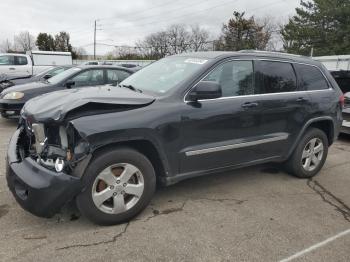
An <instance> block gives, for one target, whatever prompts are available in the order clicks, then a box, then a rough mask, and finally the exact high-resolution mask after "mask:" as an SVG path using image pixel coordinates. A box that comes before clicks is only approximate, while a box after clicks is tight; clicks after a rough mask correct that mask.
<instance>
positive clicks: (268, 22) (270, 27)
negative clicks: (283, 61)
mask: <svg viewBox="0 0 350 262" xmlns="http://www.w3.org/2000/svg"><path fill="white" fill-rule="evenodd" d="M256 22H257V24H259V25H260V26H261V27H262V28H264V32H265V35H264V36H260V38H261V39H263V42H262V45H263V46H265V48H264V49H265V50H267V51H277V50H279V49H280V47H282V40H281V34H280V25H279V24H278V23H277V22H276V20H275V18H273V17H271V16H265V17H262V18H258V19H257V20H256ZM258 46H259V45H258Z"/></svg>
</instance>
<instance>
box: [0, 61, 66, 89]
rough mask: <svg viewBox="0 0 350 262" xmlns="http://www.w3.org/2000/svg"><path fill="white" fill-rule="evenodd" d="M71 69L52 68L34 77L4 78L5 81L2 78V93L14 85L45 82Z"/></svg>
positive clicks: (0, 83)
mask: <svg viewBox="0 0 350 262" xmlns="http://www.w3.org/2000/svg"><path fill="white" fill-rule="evenodd" d="M71 67H72V66H52V67H50V68H48V69H46V70H44V71H42V72H41V73H39V74H36V75H34V76H32V77H26V78H11V77H10V78H9V77H6V76H4V78H3V79H1V78H0V92H2V91H3V90H4V89H6V88H8V87H11V86H14V85H23V84H28V83H32V82H38V81H45V80H47V79H49V78H51V77H53V76H55V75H57V74H59V73H62V72H63V71H65V70H67V69H69V68H71Z"/></svg>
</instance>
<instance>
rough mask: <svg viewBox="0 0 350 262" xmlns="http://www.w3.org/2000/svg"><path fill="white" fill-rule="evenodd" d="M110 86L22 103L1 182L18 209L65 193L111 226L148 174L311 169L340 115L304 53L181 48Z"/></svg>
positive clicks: (60, 199) (336, 97) (335, 98)
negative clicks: (269, 166)
mask: <svg viewBox="0 0 350 262" xmlns="http://www.w3.org/2000/svg"><path fill="white" fill-rule="evenodd" d="M119 87H120V88H110V87H107V86H105V87H92V88H89V89H77V90H65V91H59V92H54V93H50V94H46V95H43V96H40V97H37V98H34V99H32V100H30V101H29V102H28V103H26V105H25V107H24V108H23V112H22V114H21V120H20V125H19V127H18V130H17V131H16V132H15V133H14V135H13V137H12V139H11V142H10V144H9V149H8V158H7V181H8V185H9V188H10V190H11V191H12V193H13V195H14V196H15V198H16V200H17V201H18V203H19V204H20V205H21V206H22V207H23V208H25V209H26V210H28V211H30V212H32V213H33V214H36V215H38V216H43V217H50V216H53V215H54V214H55V213H56V212H58V210H60V208H61V207H62V206H63V205H64V204H65V203H67V202H69V201H71V200H75V201H76V202H77V206H78V208H79V210H80V211H81V213H82V214H83V215H85V216H86V217H88V218H89V219H90V220H92V221H94V222H95V223H98V224H104V225H110V224H115V223H121V222H124V221H128V220H130V219H131V218H132V217H134V216H135V215H137V214H138V213H139V212H141V211H142V210H143V209H144V208H145V207H146V206H147V205H148V204H149V202H150V201H151V199H152V196H153V193H154V191H155V187H156V181H158V182H159V183H163V184H165V185H169V184H173V183H176V182H179V181H181V180H183V179H186V178H191V177H196V176H200V175H206V174H210V173H216V172H219V171H225V170H230V169H234V168H237V167H243V166H250V165H256V164H261V163H266V162H281V163H285V166H286V168H287V170H288V172H289V173H291V174H293V175H294V176H297V177H299V178H311V177H313V176H315V175H316V174H317V173H318V172H319V171H320V169H321V168H322V166H323V165H324V163H325V161H326V158H327V153H328V147H329V146H330V145H332V143H333V142H334V140H335V139H336V138H337V136H338V133H339V129H340V125H341V121H342V118H341V110H342V107H343V104H342V103H343V101H344V100H343V94H342V92H341V91H340V89H339V87H338V85H337V83H336V82H335V81H334V79H333V78H332V76H331V75H330V73H329V72H328V71H327V70H326V69H325V68H324V67H323V66H322V65H321V64H320V63H319V62H316V61H313V60H311V59H309V58H306V57H299V56H292V55H285V54H278V53H268V52H204V53H188V54H182V55H176V56H170V57H167V58H164V59H161V60H159V61H157V62H155V63H153V64H151V65H149V66H147V67H145V68H143V69H142V70H140V71H138V72H136V73H135V74H133V75H132V76H130V77H129V78H127V79H125V80H124V81H123V82H122V83H121V84H120V85H119Z"/></svg>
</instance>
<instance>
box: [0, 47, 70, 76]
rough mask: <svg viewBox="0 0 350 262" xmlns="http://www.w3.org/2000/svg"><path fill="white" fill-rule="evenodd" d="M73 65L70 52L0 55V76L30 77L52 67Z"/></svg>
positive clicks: (29, 52) (33, 52)
mask: <svg viewBox="0 0 350 262" xmlns="http://www.w3.org/2000/svg"><path fill="white" fill-rule="evenodd" d="M59 65H72V54H71V53H70V52H51V51H50V52H49V51H28V52H27V53H26V54H12V53H7V54H0V75H2V74H5V75H6V76H8V77H10V78H21V77H22V78H23V77H30V76H33V75H36V74H39V73H40V72H42V71H44V70H46V69H48V68H50V67H51V66H59Z"/></svg>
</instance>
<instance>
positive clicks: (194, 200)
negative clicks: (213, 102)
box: [0, 118, 350, 261]
mask: <svg viewBox="0 0 350 262" xmlns="http://www.w3.org/2000/svg"><path fill="white" fill-rule="evenodd" d="M15 128H16V123H15V122H14V121H8V120H4V119H1V118H0V232H1V234H0V261H101V260H103V261H281V260H282V261H283V259H284V261H350V251H349V246H350V234H348V233H349V231H348V230H349V229H350V208H349V206H350V190H349V188H350V137H349V136H342V137H341V138H340V139H339V140H338V141H337V142H336V143H335V144H334V145H333V146H332V147H331V149H330V151H329V156H328V160H327V162H326V164H325V166H324V168H323V169H322V171H321V173H320V174H319V175H318V176H316V177H315V178H314V179H312V180H302V179H297V178H294V177H291V176H289V175H288V174H286V173H285V172H284V171H283V170H281V169H280V168H278V166H276V165H273V164H269V165H261V166H257V167H251V168H245V169H239V170H235V171H231V172H228V173H220V174H215V175H212V176H206V177H200V178H195V179H191V180H187V181H183V182H181V183H179V184H176V185H174V186H171V187H167V188H159V189H158V190H157V193H156V195H155V197H154V199H153V201H152V203H151V205H150V206H149V207H148V208H147V209H146V210H145V211H144V212H143V213H141V214H140V215H139V216H138V217H137V218H136V219H134V220H132V221H131V222H130V223H127V224H122V225H117V226H112V227H100V226H96V225H93V224H91V223H90V222H88V221H87V220H86V219H84V218H82V217H80V216H79V213H78V212H77V211H76V210H75V209H74V208H72V207H71V208H66V209H65V210H63V211H62V213H61V214H58V215H56V216H55V217H54V218H51V219H43V218H37V217H35V216H33V215H31V214H29V213H27V212H26V211H24V210H23V209H21V208H20V207H19V205H18V204H17V203H16V202H15V200H14V198H13V197H12V195H11V193H10V192H9V190H8V189H7V185H6V179H5V168H6V166H5V155H6V149H7V144H8V141H9V138H10V136H11V134H12V132H13V131H14V130H15Z"/></svg>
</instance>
